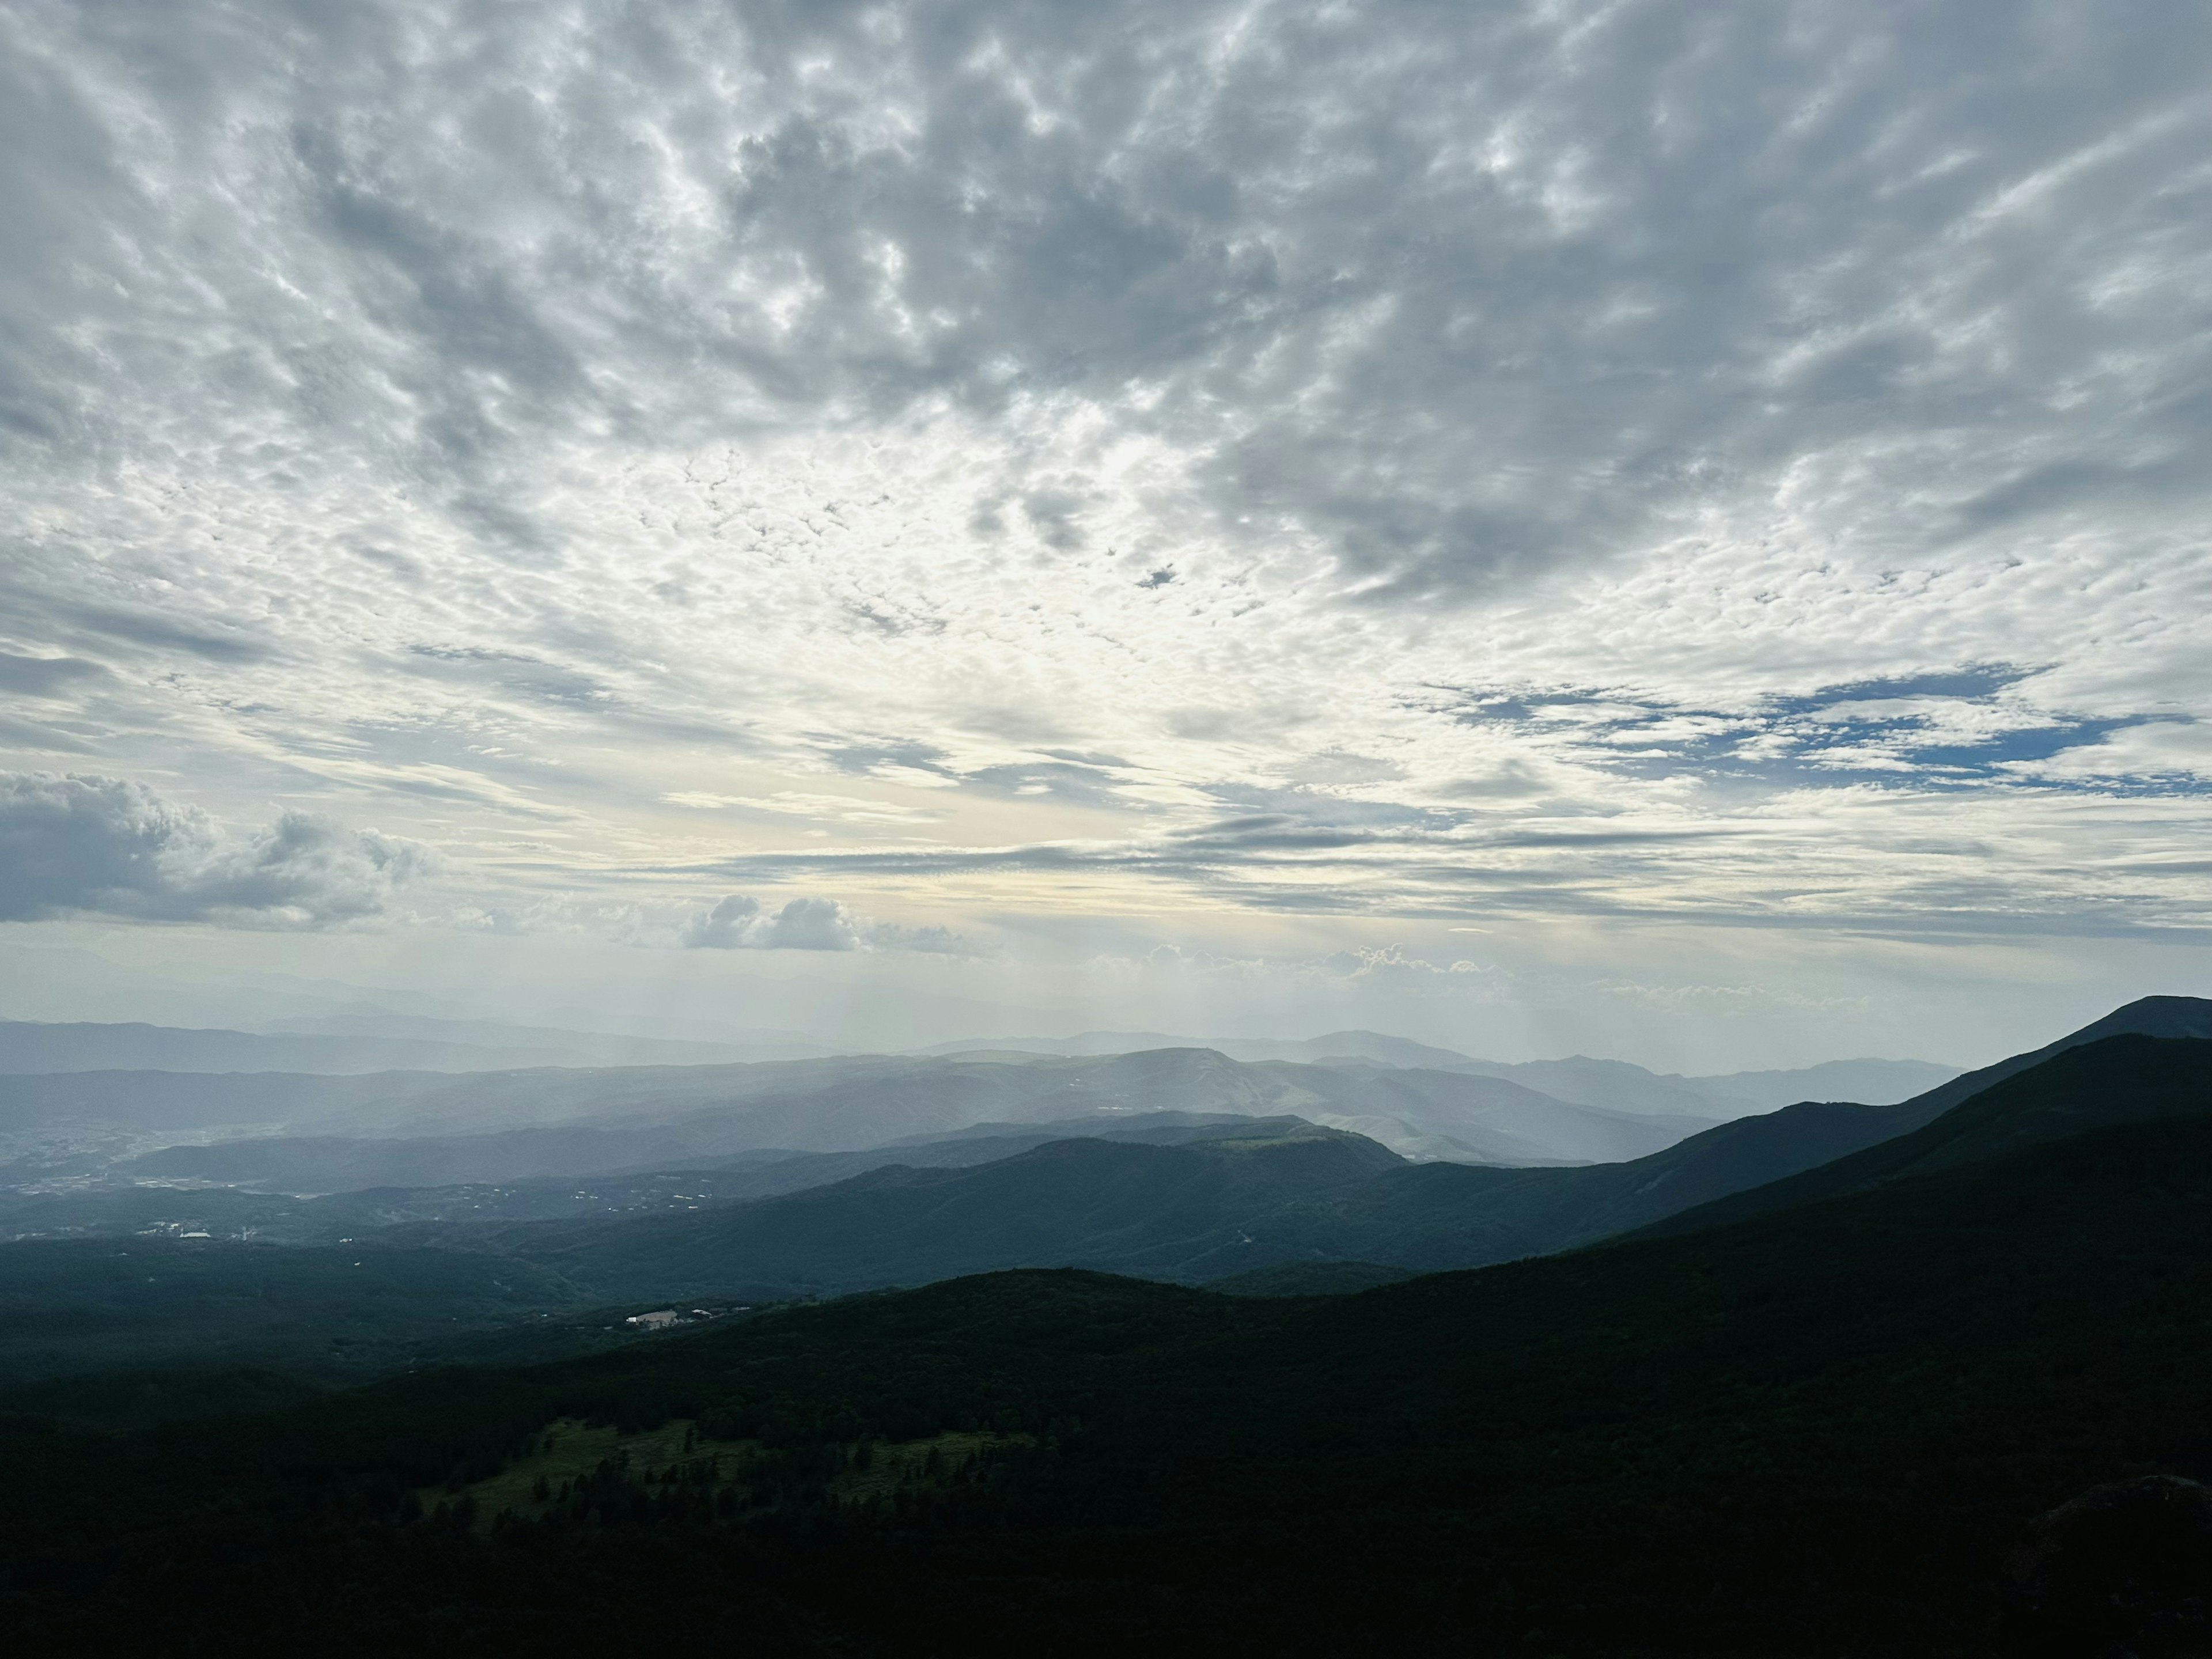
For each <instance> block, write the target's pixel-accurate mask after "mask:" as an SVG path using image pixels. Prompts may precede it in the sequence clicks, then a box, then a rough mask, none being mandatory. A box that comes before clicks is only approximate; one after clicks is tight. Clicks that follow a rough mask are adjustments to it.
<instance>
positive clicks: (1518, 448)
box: [0, 0, 2212, 963]
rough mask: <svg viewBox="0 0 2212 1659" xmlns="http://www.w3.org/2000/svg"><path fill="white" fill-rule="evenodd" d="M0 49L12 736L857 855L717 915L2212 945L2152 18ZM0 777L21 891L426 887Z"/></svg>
mask: <svg viewBox="0 0 2212 1659" xmlns="http://www.w3.org/2000/svg"><path fill="white" fill-rule="evenodd" d="M0 24H4V27H0V223H5V224H6V225H7V226H8V227H9V234H8V235H7V236H6V237H5V238H0V500H4V501H5V503H6V505H7V507H8V517H7V519H6V521H5V523H4V525H3V526H0V690H4V691H5V692H6V693H7V694H8V702H7V707H6V708H4V709H0V763H4V764H13V765H16V766H20V767H23V768H37V769H49V768H53V767H59V766H76V765H79V764H82V765H85V766H87V767H92V766H95V765H96V766H97V767H98V768H99V769H100V770H101V771H102V772H103V773H107V772H112V773H114V774H118V775H155V773H156V772H157V771H158V772H159V773H160V775H163V776H178V775H182V776H185V777H189V778H191V780H192V785H191V787H192V789H193V790H194V792H195V793H196V794H197V795H204V797H205V798H206V799H207V800H208V801H209V802H210V804H211V805H214V806H215V807H216V809H217V810H219V811H225V812H228V814H229V815H230V816H232V817H241V816H243V815H244V814H246V812H247V811H254V812H258V811H260V810H261V809H260V808H258V806H253V807H249V806H247V805H246V803H249V802H258V801H261V800H265V799H270V797H272V796H278V797H281V798H283V799H300V798H301V797H303V796H312V795H314V794H317V793H323V794H327V795H331V796H340V795H344V796H351V797H354V798H355V799H354V800H353V801H352V802H349V803H347V804H345V805H343V806H342V807H340V808H339V809H337V810H338V815H339V816H340V817H344V818H347V819H349V820H353V821H359V820H360V818H361V817H362V812H361V811H356V807H357V806H358V805H360V804H361V803H362V802H364V801H366V802H374V804H375V805H374V810H375V811H376V813H377V815H378V817H379V821H381V822H386V823H395V822H398V823H405V824H408V825H411V826H414V827H416V829H419V832H420V833H421V834H422V835H423V836H425V837H426V838H427V839H432V840H435V841H436V842H439V844H440V845H441V847H452V846H458V847H459V848H463V849H464V850H463V852H462V854H461V855H460V858H461V861H462V862H463V863H465V865H467V866H468V868H469V870H470V872H471V876H472V878H473V879H474V880H476V881H477V884H479V885H480V886H481V888H482V889H483V893H482V895H480V896H482V897H483V900H484V903H485V908H486V909H487V911H488V912H489V910H495V909H496V910H499V911H501V913H503V914H513V915H527V914H532V911H531V904H532V902H535V901H538V900H539V899H543V898H544V897H545V895H546V893H547V891H548V890H550V889H556V888H557V889H560V890H562V892H564V893H565V892H568V891H572V890H574V891H580V890H595V888H597V887H605V888H611V887H612V886H613V885H614V884H617V882H619V881H623V880H628V879H632V878H661V879H664V880H665V881H666V882H668V883H670V884H673V883H674V882H675V881H676V880H678V879H679V878H681V879H683V880H686V881H710V882H711V883H712V885H711V886H709V887H708V888H706V889H705V891H706V892H707V893H720V892H721V891H723V890H725V889H726V885H729V884H750V883H757V882H766V881H773V880H781V879H804V880H811V879H814V878H817V877H818V878H821V879H823V880H824V881H826V882H829V883H831V884H835V885H834V890H836V891H837V892H838V893H840V894H841V895H842V897H841V898H840V899H837V900H829V899H826V898H814V897H808V898H802V899H798V900H793V901H792V902H790V903H788V904H785V905H783V906H782V908H780V909H779V908H771V907H770V906H768V905H764V904H763V903H761V902H758V901H756V900H753V899H750V898H735V897H732V898H727V899H724V900H722V901H721V902H720V905H719V906H718V907H717V908H714V909H713V910H712V911H711V912H710V913H708V915H704V916H702V917H700V918H699V919H697V920H696V922H695V923H694V924H693V926H692V927H691V929H690V934H689V937H690V941H691V942H692V943H694V944H696V945H702V946H709V947H722V948H805V949H814V950H847V949H853V948H855V947H856V946H859V945H873V946H878V947H886V948H888V947H890V946H893V945H896V946H899V947H900V948H906V949H914V950H935V951H960V950H963V949H965V948H967V947H966V946H964V945H963V944H962V942H961V941H960V940H959V939H957V938H956V937H955V936H954V935H952V934H951V933H948V932H946V931H945V928H943V927H934V926H921V927H914V928H912V929H911V930H907V931H901V930H898V929H896V928H893V927H890V926H889V925H888V924H884V923H879V922H874V921H865V920H862V919H861V917H862V912H863V910H865V911H866V912H867V913H869V914H872V915H883V914H892V913H894V912H892V911H890V909H889V908H887V897H888V899H889V900H890V901H891V902H895V901H896V898H897V897H898V896H901V895H902V894H920V895H921V896H923V897H924V898H926V899H937V898H939V897H941V896H943V895H944V894H945V892H946V891H947V889H945V888H944V887H942V886H939V885H934V884H937V883H939V879H940V878H942V879H943V880H944V881H946V882H950V881H951V880H953V879H955V878H959V879H963V880H967V881H968V882H969V887H968V888H967V889H966V890H965V893H966V898H965V899H964V900H963V902H969V903H971V906H972V908H975V910H977V911H981V910H987V909H989V908H994V906H996V905H998V904H999V903H1000V898H999V897H998V896H996V893H995V890H988V891H987V889H989V885H990V884H991V883H993V882H994V881H1000V880H1002V879H1003V881H1004V883H1005V884H1006V885H1005V888H1004V892H1005V894H1006V896H1005V897H1004V899H1003V903H1004V906H1005V908H1008V909H1010V910H1012V909H1018V908H1021V907H1022V906H1024V905H1031V904H1034V905H1038V906H1045V905H1048V904H1054V903H1061V904H1066V905H1070V906H1073V905H1077V904H1089V905H1094V906H1096V907H1098V908H1102V909H1104V908H1111V906H1112V905H1113V904H1114V903H1115V902H1116V900H1117V891H1118V896H1119V897H1120V898H1122V899H1126V898H1127V897H1128V896H1129V895H1130V894H1131V893H1133V892H1135V891H1136V890H1139V889H1142V888H1146V887H1147V886H1157V885H1162V884H1164V885H1166V886H1169V887H1171V888H1174V889H1176V890H1177V892H1178V895H1179V896H1180V895H1182V894H1185V893H1187V892H1188V890H1191V889H1194V888H1195V889H1198V890H1202V891H1203V892H1204V893H1205V894H1206V896H1208V897H1209V898H1210V899H1211V900H1216V901H1219V902H1220V905H1221V907H1222V911H1223V913H1226V912H1227V911H1230V910H1233V909H1234V908H1236V907H1237V906H1243V907H1245V908H1249V909H1250V910H1253V911H1255V912H1256V911H1262V910H1264V911H1268V912H1271V913H1280V912H1284V911H1295V910H1304V911H1306V912H1310V913H1316V914H1322V913H1326V914H1331V915H1336V914H1342V913H1345V912H1347V911H1355V910H1371V911H1381V912H1384V913H1395V914H1404V915H1455V914H1466V913H1470V912H1472V911H1473V910H1475V909H1481V910H1483V911H1484V912H1485V913H1486V914H1487V913H1488V912H1489V911H1492V910H1494V909H1497V908H1500V907H1502V906H1508V905H1510V906H1512V907H1517V908H1519V909H1520V910H1522V911H1524V912H1526V913H1528V914H1530V915H1541V914H1547V913H1566V914H1571V915H1598V914H1602V915H1668V916H1681V915H1698V916H1716V917H1717V916H1723V915H1735V916H1738V917H1741V918H1746V919H1755V920H1757V921H1759V923H1760V925H1763V926H1764V925H1771V926H1781V925H1784V924H1785V923H1787V922H1789V921H1791V920H1793V919H1796V920H1800V921H1806V922H1808V923H1813V922H1819V921H1836V920H1838V919H1845V920H1849V921H1851V922H1852V923H1853V924H1854V925H1857V923H1859V922H1861V921H1866V920H1867V919H1868V918H1869V917H1873V918H1875V919H1878V920H1880V921H1881V925H1882V926H1885V927H1896V928H1899V929H1900V930H1904V929H1906V928H1909V927H1917V928H1921V929H1925V928H1928V927H1938V926H1950V925H1953V924H1954V922H1958V921H1960V919H1961V918H1964V917H1967V916H1969V915H1971V916H1972V917H1976V918H1979V919H1980V920H1979V921H1978V922H1977V924H1976V925H1979V926H1986V927H1992V928H2002V927H2026V926H2029V925H2035V926H2049V927H2053V928H2069V927H2070V928H2077V929H2078V928H2097V929H2109V930H2112V931H2115V932H2118V931H2125V930H2127V929H2130V928H2132V929H2138V930H2145V931H2148V930H2154V929H2157V928H2161V927H2163V928H2166V929H2168V930H2171V929H2172V928H2176V927H2182V926H2185V925H2186V926H2191V927H2194V926H2197V925H2200V924H2202V923H2203V922H2204V921H2207V920H2208V919H2212V887H2208V885H2207V884H2205V882H2204V881H2203V878H2202V875H2201V871H2200V870H2199V868H2198V866H2197V864H2196V863H2192V862H2191V859H2190V858H2189V856H2188V854H2189V852H2190V849H2191V848H2194V847H2197V846H2199V845H2201V842H2202V840H2203V834H2204V832H2205V830H2206V828H2207V820H2206V817H2205V810H2206V809H2205V792H2206V790H2207V788H2208V787H2212V657H2208V656H2207V653H2205V652H2204V651H2203V646H2202V642H2201V640H2200V639H2198V638H2197V630H2198V629H2199V628H2200V627H2201V624H2190V623H2187V621H2186V618H2187V617H2189V616H2191V615H2198V616H2200V617H2201V616H2202V615H2203V614H2204V613H2205V612H2206V611H2208V610H2212V557H2208V556H2207V550H2206V547H2205V543H2204V531H2203V526H2204V524H2205V523H2206V522H2207V519H2206V509H2207V507H2208V506H2212V483H2208V482H2207V480H2206V477H2205V474H2204V471H2203V467H2202V465H2201V457H2202V456H2203V453H2204V452H2205V449H2206V447H2207V442H2208V440H2212V171H2208V169H2207V168H2206V167H2205V165H2204V162H2203V157H2204V156H2205V155H2207V154H2212V100H2208V99H2207V98H2206V96H2205V94H2204V92H2203V88H2204V86H2205V85H2206V84H2207V81H2208V76H2212V14H2208V13H2207V12H2205V11H2204V10H2203V9H2201V8H2191V7H2187V6H2178V5H2172V4H2170V3H2156V0H2121V3H2116V4H2112V5H2107V6H2102V7H2098V8H2094V9H2091V8H2087V7H2082V6H2079V5H2064V4H2057V3H2026V4H2020V5H2012V6H1990V5H1970V4H1966V3H1956V4H1935V5H1929V4H1908V3H1903V0H1899V3H1851V4H1843V3H1835V4H1803V5H1795V6H1790V7H1777V6H1772V5H1766V4H1755V3H1749V0H1746V3H1741V4H1737V3H1707V0H1626V3H1606V4H1600V3H1595V0H1593V3H1588V4H1581V3H1565V4H1553V3H1541V4H1539V3H1527V4H1521V3H1474V4H1465V5H1449V6H1440V5H1428V4H1416V3H1382V0H1374V3H1355V4H1352V5H1347V6H1341V7H1331V8H1313V7H1297V6H1290V5H1276V6H1270V5H1261V6H1257V7H1255V6H1250V5H1245V4H1227V3H1223V4H1212V3H1199V4H1185V3H1177V4H1173V5H1170V4H1166V3H1152V0H1131V3H1119V4H1103V5H1077V4H1073V3H1065V4H1046V5H1031V6H1013V5H1008V4H1003V3H995V4H983V3H943V4H927V5H915V6H907V7H886V6H880V5H862V4H845V3H829V0H810V3H805V4H799V3H791V4H776V3H769V0H745V3H738V4H729V5H724V4H710V3H706V0H696V3H693V0H676V3H670V4H666V5H662V6H657V7H652V8H631V9H610V8H602V7H594V6H584V5H572V4H546V5H540V6H527V7H526V6H519V5H514V4H511V3H506V0H364V3H361V4H357V5H348V6H328V5H323V4H319V3H307V0H301V3H292V4H283V5H276V6H266V7H260V8H244V9H240V8H226V7H222V6H217V5H214V4H204V3H191V0H187V3H182V4H177V3H162V4H155V3H151V0H145V3H131V0H106V3H101V4H98V5H84V4H76V3H65V0H0ZM80 757H82V758H80ZM10 787H11V789H15V790H16V791H17V793H11V794H10V795H9V796H8V798H7V799H9V801H10V802H13V803H14V805H11V806H10V807H9V811H11V812H13V813H15V814H17V815H18V816H17V817H15V818H11V819H10V820H9V823H11V824H14V825H15V826H16V827H15V828H13V829H9V832H8V833H9V835H10V836H14V837H15V839H14V840H11V841H10V842H9V843H8V844H9V847H11V848H15V849H16V850H15V851H14V852H11V854H9V859H10V862H9V866H8V870H9V874H8V875H7V877H6V879H7V880H8V881H9V882H10V883H12V885H11V886H9V888H8V889H7V892H6V896H4V897H3V898H0V909H4V914H6V915H14V916H33V915H50V914H56V913H61V912H65V911H68V910H70V909H76V908H88V909H101V910H106V911H110V912H112V913H116V914H129V915H148V916H178V915H240V916H249V917H261V918H280V917H283V918H292V919H294V920H295V921H301V922H305V923H313V924H321V923H325V922H329V921H343V920H345V919H347V918H349V917H355V916H363V915H373V914H375V913H376V911H377V910H378V909H379V908H380V907H381V906H382V905H383V904H384V903H385V902H386V895H387V894H388V891H389V890H390V887H391V886H392V884H393V883H395V882H397V881H398V880H399V879H401V878H403V877H404V875H405V874H406V873H407V872H408V869H409V868H410V865H409V862H408V860H409V859H410V858H411V857H412V854H407V853H405V852H404V849H402V848H401V846H400V843H398V842H387V841H384V840H380V839H378V838H376V837H373V836H355V835H353V834H351V833H350V832H346V831H341V830H338V829H335V828H332V827H331V825H330V823H327V822H325V821H324V820H321V819H308V818H293V817H287V818H285V819H284V820H283V821H282V822H280V823H279V824H278V825H277V826H276V828H274V829H271V830H270V831H269V832H267V834H266V835H265V836H263V837H262V838H261V839H260V840H258V841H254V842H250V843H249V842H236V841H229V840H225V839H224V838H223V837H222V836H221V835H220V834H219V833H218V832H217V831H216V829H213V828H212V827H210V823H209V821H206V820H204V819H201V818H198V817H194V816H193V815H192V814H191V812H190V811H187V810H186V809H185V808H184V807H183V806H181V805H176V804H175V803H165V802H162V801H160V800H158V799H156V798H155V797H153V796H150V795H147V794H145V793H143V791H138V792H137V793H134V791H135V790H136V786H131V785H125V784H122V783H118V782H115V781H112V779H106V778H91V777H88V778H86V779H84V780H82V781H79V782H77V783H75V784H70V785H69V786H67V787H64V786H63V785H61V784H57V783H52V782H46V781H40V782H35V783H33V784H28V785H22V786H21V787H17V786H13V785H11V786H10ZM72 790H74V791H76V793H71V791H72ZM854 791H859V792H860V793H854ZM25 792H27V793H25ZM19 797H20V798H19ZM664 807H665V809H666V811H660V809H661V808H664ZM388 808H392V809H396V810H398V811H400V812H402V813H404V814H406V815H409V816H407V817H404V819H401V820H395V819H394V818H392V817H388V816H386V810H387V809H388ZM677 820H681V821H680V822H678V821H677ZM802 838H803V839H802ZM1063 878H1064V879H1063ZM864 880H865V881H866V882H868V883H872V886H871V887H867V888H863V887H862V886H861V885H860V883H861V882H863V881H864ZM848 881H849V882H850V883H852V885H847V884H846V883H848ZM1113 881H1119V882H1121V884H1122V886H1121V888H1120V889H1119V890H1113V889H1112V888H1111V883H1112V882H1113ZM1085 883H1091V885H1088V886H1085V885H1083V884H1085ZM1078 890H1079V896H1073V897H1071V896H1068V895H1069V894H1070V893H1072V892H1077V891H1078ZM979 893H980V894H982V895H983V896H981V897H980V898H979V897H977V895H978V894H979ZM701 896H702V893H701V890H700V889H699V888H698V887H696V886H692V887H687V888H685V889H684V891H683V893H682V896H681V897H680V899H676V898H671V899H670V900H669V901H668V902H670V903H671V904H674V903H678V902H682V903H696V902H697V901H698V900H699V898H700V897H701ZM549 902H550V901H549ZM944 902H945V903H948V904H949V903H951V902H952V901H951V899H949V898H946V899H945V900H944ZM848 903H849V904H850V905H851V906H853V907H854V908H850V909H848V908H846V906H847V904H848ZM746 907H750V908H746ZM1916 919H1917V920H1916ZM955 920H956V921H957V920H958V919H957V918H955ZM960 925H962V926H963V927H964V926H965V925H966V924H965V923H964V922H962V923H961V924H960ZM1224 925H1225V926H1226V925H1227V924H1224ZM704 960H705V959H703V958H702V959H695V963H696V962H699V961H704Z"/></svg>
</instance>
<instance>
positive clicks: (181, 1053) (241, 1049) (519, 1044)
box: [0, 1015, 831, 1076]
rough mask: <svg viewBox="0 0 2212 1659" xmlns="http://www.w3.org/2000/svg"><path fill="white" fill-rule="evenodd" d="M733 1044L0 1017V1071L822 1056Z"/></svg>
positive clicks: (432, 1022)
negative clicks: (45, 1021) (235, 1028)
mask: <svg viewBox="0 0 2212 1659" xmlns="http://www.w3.org/2000/svg"><path fill="white" fill-rule="evenodd" d="M830 1052H831V1050H829V1048H824V1047H823V1046H822V1045H821V1044H818V1043H812V1042H807V1041H805V1039H804V1038H802V1037H799V1036H797V1035H796V1034H794V1033H786V1032H762V1033H758V1034H757V1040H754V1037H753V1036H749V1037H748V1038H747V1039H746V1040H744V1041H742V1042H726V1043H723V1042H678V1041H674V1040H671V1039H667V1038H660V1037H635V1036H611V1035H607V1034H604V1033H599V1032H591V1031H567V1030H554V1029H551V1028H547V1027H538V1026H528V1025H501V1024H494V1023H492V1022H489V1021H481V1020H444V1019H422V1018H411V1017H407V1016H401V1015H388V1016H339V1017H333V1018H323V1019H290V1020H278V1021H276V1022H273V1023H272V1024H270V1026H269V1027H268V1028H267V1029H266V1030H262V1031H229V1030H181V1029H179V1028H178V1027H175V1026H168V1025H143V1024H123V1025H107V1024H39V1023H35V1022H33V1021H27V1020H0V1073H56V1072H106V1071H148V1072H307V1073H327V1074H334V1075H341V1076H342V1075H346V1074H349V1073H363V1072H390V1071H432V1072H490V1071H503V1070H508V1069H511V1068H513V1067H518V1066H709V1065H716V1064H722V1063H727V1062H731V1061H743V1060H797V1059H803V1058H805V1057H808V1056H811V1055H817V1054H828V1053H830Z"/></svg>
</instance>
